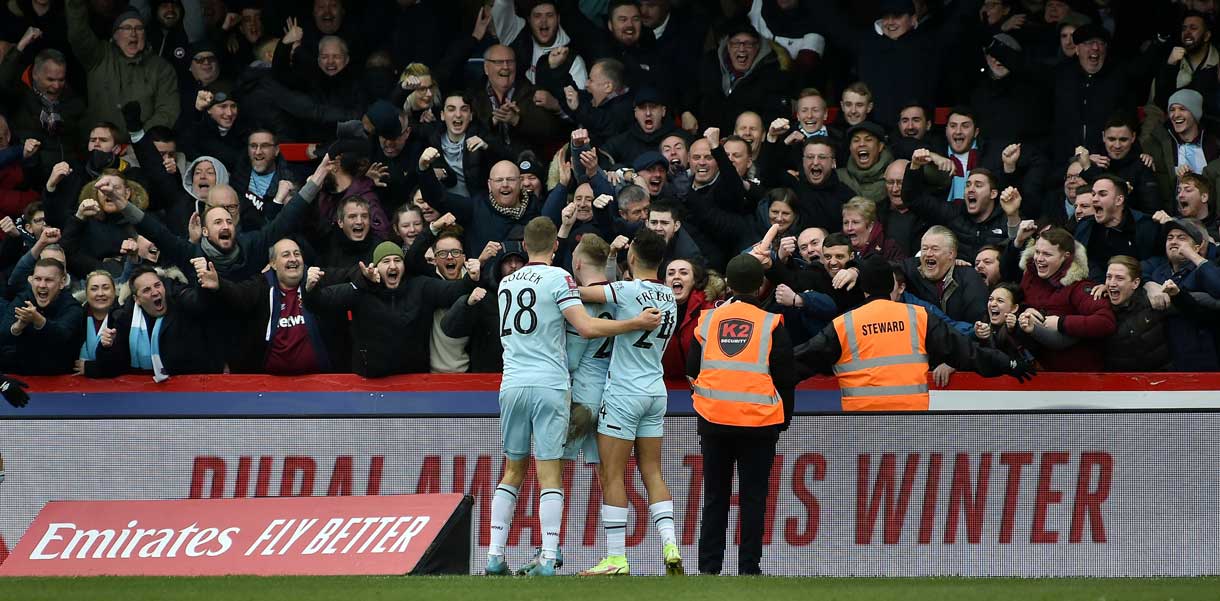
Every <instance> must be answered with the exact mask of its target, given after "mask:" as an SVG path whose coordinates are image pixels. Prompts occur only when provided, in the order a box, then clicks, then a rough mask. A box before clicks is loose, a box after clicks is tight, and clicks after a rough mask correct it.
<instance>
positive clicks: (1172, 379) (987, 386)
mask: <svg viewBox="0 0 1220 601" xmlns="http://www.w3.org/2000/svg"><path fill="white" fill-rule="evenodd" d="M21 378H22V379H23V380H24V381H25V382H27V383H29V384H30V390H31V392H33V393H35V394H37V393H40V392H42V393H114V392H263V391H295V392H333V391H357V392H444V391H454V392H456V391H495V390H499V388H500V375H499V374H412V375H404V376H392V377H388V378H378V379H367V378H362V377H360V376H357V375H352V374H318V375H311V376H266V375H239V374H232V375H192V376H174V377H172V378H170V379H169V380H167V381H165V382H163V383H161V384H157V383H155V382H153V381H152V379H151V378H149V377H147V376H139V375H127V376H120V377H118V378H114V379H109V380H92V379H88V378H82V377H78V376H21ZM666 384H667V385H668V387H669V389H670V390H671V391H682V390H689V387H688V385H687V383H686V382H681V381H667V382H666ZM837 388H838V383H837V382H836V380H835V379H834V378H831V377H816V378H810V379H808V380H805V381H803V382H801V383H800V384H799V385H798V386H797V389H798V390H836V389H837ZM931 388H932V389H935V390H958V391H987V390H993V391H1019V392H1034V391H1040V390H1047V391H1051V390H1058V391H1160V392H1164V391H1190V390H1198V391H1205V390H1220V373H1121V374H1118V373H1041V374H1038V376H1037V377H1035V378H1034V379H1033V380H1031V381H1029V382H1026V383H1025V384H1021V383H1019V382H1017V381H1016V380H1014V379H1012V378H983V377H981V376H978V375H976V374H971V373H957V374H954V375H953V377H952V379H951V380H950V382H949V385H948V386H945V387H938V386H935V385H934V384H932V385H931Z"/></svg>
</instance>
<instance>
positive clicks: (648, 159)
mask: <svg viewBox="0 0 1220 601" xmlns="http://www.w3.org/2000/svg"><path fill="white" fill-rule="evenodd" d="M653 165H662V166H664V167H669V161H667V160H665V157H663V156H661V153H659V152H657V151H655V150H649V151H648V152H645V153H644V154H641V155H640V156H638V157H636V158H635V161H634V162H633V163H631V168H632V169H634V170H635V171H636V172H640V171H643V170H645V169H647V168H649V167H652V166H653Z"/></svg>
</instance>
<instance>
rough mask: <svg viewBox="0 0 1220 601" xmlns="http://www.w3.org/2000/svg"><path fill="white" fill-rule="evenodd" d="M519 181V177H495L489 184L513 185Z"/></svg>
mask: <svg viewBox="0 0 1220 601" xmlns="http://www.w3.org/2000/svg"><path fill="white" fill-rule="evenodd" d="M519 181H521V178H520V177H497V178H495V179H493V180H491V183H493V184H495V185H497V186H498V185H500V184H515V183H517V182H519Z"/></svg>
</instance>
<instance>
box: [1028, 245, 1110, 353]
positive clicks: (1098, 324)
mask: <svg viewBox="0 0 1220 601" xmlns="http://www.w3.org/2000/svg"><path fill="white" fill-rule="evenodd" d="M1033 254H1034V245H1033V244H1032V243H1031V244H1029V245H1027V246H1026V247H1025V250H1024V251H1023V252H1022V253H1021V259H1020V262H1019V265H1020V268H1021V270H1022V271H1023V272H1024V275H1022V277H1021V291H1022V292H1023V293H1024V294H1025V303H1024V305H1025V306H1026V307H1030V308H1033V309H1037V310H1038V311H1039V312H1041V313H1042V314H1043V315H1047V316H1049V315H1057V316H1058V317H1059V318H1060V319H1059V331H1060V332H1062V333H1063V334H1064V335H1066V336H1070V337H1072V338H1080V339H1084V340H1081V341H1080V342H1078V343H1077V344H1074V345H1072V346H1070V347H1068V348H1065V349H1057V350H1050V349H1042V350H1041V351H1040V352H1038V353H1037V358H1038V362H1039V363H1040V364H1041V365H1042V369H1044V370H1046V371H1101V369H1102V368H1103V366H1104V365H1105V361H1104V359H1103V356H1102V349H1101V346H1102V345H1101V344H1098V342H1097V341H1096V340H1089V339H1098V338H1106V337H1108V336H1111V335H1113V334H1114V331H1115V329H1116V327H1117V326H1116V323H1115V318H1114V311H1113V310H1112V309H1111V308H1110V302H1109V301H1107V300H1105V299H1094V298H1093V295H1092V294H1090V291H1091V289H1092V287H1093V285H1094V284H1093V282H1090V281H1089V280H1088V274H1089V258H1088V256H1087V254H1086V252H1085V249H1084V245H1082V244H1081V243H1079V242H1077V243H1076V252H1075V253H1074V254H1073V255H1072V262H1071V263H1070V264H1068V265H1064V266H1063V267H1062V268H1060V270H1059V272H1058V273H1056V274H1055V275H1053V276H1051V277H1050V278H1048V279H1042V278H1040V277H1038V272H1037V271H1036V270H1035V268H1034V265H1033V262H1032V261H1033Z"/></svg>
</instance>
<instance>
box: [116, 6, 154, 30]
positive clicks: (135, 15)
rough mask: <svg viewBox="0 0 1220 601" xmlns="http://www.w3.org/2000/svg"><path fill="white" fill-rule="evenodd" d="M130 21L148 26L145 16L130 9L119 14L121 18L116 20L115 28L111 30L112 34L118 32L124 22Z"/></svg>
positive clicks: (118, 17)
mask: <svg viewBox="0 0 1220 601" xmlns="http://www.w3.org/2000/svg"><path fill="white" fill-rule="evenodd" d="M128 19H135V20H137V21H139V22H140V25H145V24H146V23H145V22H144V15H142V14H140V11H138V10H136V9H134V8H129V9H127V10H125V11H123V12H121V13H119V16H117V17H115V18H114V26H113V27H112V28H111V29H110V33H114V32H116V31H118V30H119V26H120V25H122V24H123V21H127V20H128Z"/></svg>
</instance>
